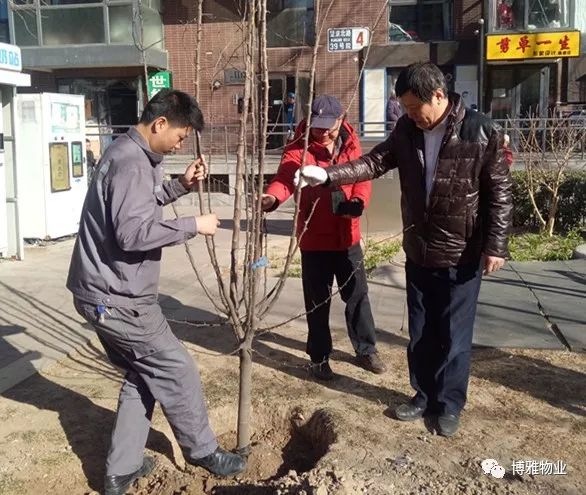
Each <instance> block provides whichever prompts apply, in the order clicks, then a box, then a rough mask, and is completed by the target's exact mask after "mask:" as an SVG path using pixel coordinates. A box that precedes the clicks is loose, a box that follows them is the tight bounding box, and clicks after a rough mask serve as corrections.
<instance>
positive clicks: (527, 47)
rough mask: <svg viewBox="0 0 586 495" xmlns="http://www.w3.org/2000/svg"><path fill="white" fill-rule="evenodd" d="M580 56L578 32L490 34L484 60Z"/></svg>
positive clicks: (487, 38)
mask: <svg viewBox="0 0 586 495" xmlns="http://www.w3.org/2000/svg"><path fill="white" fill-rule="evenodd" d="M579 56H580V31H555V32H552V33H523V34H509V33H503V34H490V35H488V36H487V37H486V60H511V59H513V60H518V59H527V58H558V57H579Z"/></svg>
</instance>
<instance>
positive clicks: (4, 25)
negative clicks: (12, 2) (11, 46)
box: [0, 0, 10, 43]
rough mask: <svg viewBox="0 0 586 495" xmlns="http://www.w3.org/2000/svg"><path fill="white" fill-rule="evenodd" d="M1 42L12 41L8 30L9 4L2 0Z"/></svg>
mask: <svg viewBox="0 0 586 495" xmlns="http://www.w3.org/2000/svg"><path fill="white" fill-rule="evenodd" d="M0 42H1V43H10V33H9V32H8V4H7V3H6V2H5V1H3V0H0Z"/></svg>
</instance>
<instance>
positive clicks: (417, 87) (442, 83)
mask: <svg viewBox="0 0 586 495" xmlns="http://www.w3.org/2000/svg"><path fill="white" fill-rule="evenodd" d="M438 89H441V90H442V91H443V92H444V94H446V95H447V94H448V86H447V84H446V78H445V76H444V74H443V72H442V71H441V70H440V69H439V67H438V66H437V65H435V64H432V63H431V62H417V63H415V64H411V65H409V66H408V67H405V68H404V69H403V70H402V71H401V73H400V74H399V77H398V78H397V82H396V83H395V93H397V96H399V97H401V96H403V95H404V94H405V93H407V92H408V91H411V93H413V94H414V95H415V96H417V98H419V99H420V100H421V101H423V102H425V103H430V102H431V99H432V97H433V93H434V92H435V91H437V90H438Z"/></svg>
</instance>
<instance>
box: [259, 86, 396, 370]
mask: <svg viewBox="0 0 586 495" xmlns="http://www.w3.org/2000/svg"><path fill="white" fill-rule="evenodd" d="M306 126H307V122H306V121H305V120H304V121H302V122H300V123H299V125H298V126H297V130H296V135H295V138H294V139H293V141H292V142H291V143H290V144H289V145H288V146H287V147H286V148H285V151H284V153H283V157H282V159H281V163H280V165H279V170H278V172H277V175H276V177H275V178H274V180H273V181H272V182H271V183H270V184H269V186H268V187H267V189H266V193H265V194H264V195H263V198H262V207H263V210H264V211H267V212H268V211H273V210H275V209H276V208H277V207H278V206H279V205H281V204H282V203H283V202H285V201H286V200H287V199H288V198H289V197H290V196H291V195H292V194H293V193H294V192H295V186H294V185H293V178H294V176H295V172H296V171H297V170H298V169H299V168H300V167H301V165H302V163H301V162H302V156H303V147H304V146H303V144H304V143H303V142H304V140H303V136H304V134H305V129H306ZM309 132H310V134H309V146H308V149H307V154H306V155H305V163H304V165H318V166H320V167H328V166H330V165H333V164H336V163H338V162H339V163H345V162H348V161H350V160H353V159H355V158H358V157H359V156H360V155H361V154H362V150H361V147H360V141H359V139H358V136H357V135H356V132H355V131H354V129H353V128H352V127H351V126H350V124H349V123H348V122H347V121H346V120H345V119H344V110H343V108H342V105H341V104H340V102H339V101H338V100H337V99H336V98H334V97H333V96H328V95H322V96H318V97H317V98H315V100H314V102H313V105H312V107H311V129H310V131H309ZM371 189H372V184H371V182H370V181H367V182H361V183H358V184H352V185H348V186H338V187H334V188H306V189H303V191H302V193H301V199H300V204H299V219H298V221H297V236H298V237H299V239H300V242H299V247H300V250H301V270H302V282H303V295H304V299H305V309H306V311H307V326H308V328H309V333H308V337H307V354H309V356H310V358H311V364H310V372H311V373H312V375H313V376H314V377H315V378H317V379H320V380H329V379H332V378H333V376H334V374H333V372H332V369H331V367H330V365H329V356H330V353H331V352H332V336H331V332H330V327H329V314H330V297H331V291H332V283H333V281H334V276H335V277H336V281H337V284H338V287H339V288H340V295H341V297H342V300H343V301H344V302H345V303H346V313H345V315H346V326H347V328H348V335H349V336H350V341H351V342H352V345H353V346H354V350H355V351H356V356H357V357H356V362H357V364H358V365H360V366H362V367H363V368H365V369H367V370H369V371H372V372H373V373H383V372H384V371H385V370H386V367H385V365H384V364H383V362H382V360H381V359H380V357H379V356H378V354H377V352H376V336H375V326H374V320H373V317H372V312H371V309H370V302H369V300H368V285H367V283H366V272H365V270H364V262H363V255H362V249H361V247H360V239H361V234H360V216H361V215H362V212H363V210H364V208H366V207H367V206H368V203H369V201H370V193H371ZM304 229H306V230H305V232H304Z"/></svg>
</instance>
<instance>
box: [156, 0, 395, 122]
mask: <svg viewBox="0 0 586 495" xmlns="http://www.w3.org/2000/svg"><path fill="white" fill-rule="evenodd" d="M322 4H323V6H324V10H325V7H327V6H328V5H329V2H327V1H324V2H322ZM385 6H386V1H384V0H363V1H361V2H360V1H355V0H354V1H352V0H337V1H336V2H334V5H333V7H332V9H331V10H330V12H329V15H328V17H327V19H326V22H325V25H324V29H323V32H322V35H321V38H320V50H319V54H318V60H317V66H316V75H315V77H316V80H315V88H316V92H317V93H318V94H319V93H321V94H323V93H328V94H332V95H334V96H336V97H338V98H339V99H340V101H341V102H342V103H343V104H344V105H345V106H348V105H350V106H349V111H348V116H349V119H350V121H351V122H357V121H358V117H359V98H358V96H359V95H358V94H357V95H356V97H355V98H354V99H352V95H353V93H354V89H355V87H356V86H357V83H358V79H359V74H360V64H359V54H358V53H352V52H345V53H329V52H328V51H327V46H326V43H327V28H333V27H372V26H373V24H374V20H375V18H376V17H377V14H378V13H379V12H380V10H381V8H383V7H385ZM349 14H351V16H350V15H349ZM195 15H196V13H195V8H194V5H193V4H192V3H191V2H185V0H167V1H166V2H165V14H164V19H163V20H164V24H165V46H166V49H167V50H168V52H169V60H170V70H171V71H172V72H173V85H174V87H176V88H177V89H181V90H183V91H187V92H190V93H193V92H194V80H195V64H194V49H195V40H196V29H195V25H194V24H192V23H190V21H191V20H193V19H194V18H195ZM350 18H351V19H352V21H349V19H350ZM386 18H387V14H386V7H385V13H384V14H383V16H382V18H381V21H380V22H379V24H378V26H377V28H376V29H375V32H374V35H373V42H384V41H386V30H387V20H386ZM242 39H243V34H242V32H241V31H240V30H239V28H238V24H237V23H229V22H227V23H204V26H203V39H202V50H201V72H200V81H201V93H200V103H201V106H202V109H203V110H204V114H205V116H206V120H207V121H208V122H214V123H235V122H237V121H238V113H237V108H236V105H234V104H233V101H232V96H233V94H235V93H242V92H243V90H244V87H243V86H222V87H221V88H220V89H218V90H217V91H214V92H213V96H212V92H211V91H210V87H211V84H212V81H213V80H214V79H218V80H220V81H223V69H224V68H225V67H235V68H238V69H243V68H244V61H243V53H242ZM310 65H311V48H308V47H302V48H270V49H269V71H270V72H271V73H275V74H286V75H295V73H296V72H303V71H309V68H310Z"/></svg>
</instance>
